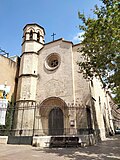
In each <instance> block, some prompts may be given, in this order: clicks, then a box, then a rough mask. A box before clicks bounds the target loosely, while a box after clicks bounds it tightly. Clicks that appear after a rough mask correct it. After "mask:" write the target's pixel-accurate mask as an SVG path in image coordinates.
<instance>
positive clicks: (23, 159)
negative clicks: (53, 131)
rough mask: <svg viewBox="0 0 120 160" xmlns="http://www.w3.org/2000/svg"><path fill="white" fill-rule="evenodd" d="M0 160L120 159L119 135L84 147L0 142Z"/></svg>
mask: <svg viewBox="0 0 120 160" xmlns="http://www.w3.org/2000/svg"><path fill="white" fill-rule="evenodd" d="M0 160H120V136H117V137H114V138H111V139H107V141H104V142H102V143H100V144H97V145H96V146H90V147H85V148H52V149H50V148H45V149H41V148H38V147H37V148H36V147H32V146H29V145H4V144H0Z"/></svg>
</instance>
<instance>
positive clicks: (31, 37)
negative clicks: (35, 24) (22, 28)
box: [29, 30, 33, 40]
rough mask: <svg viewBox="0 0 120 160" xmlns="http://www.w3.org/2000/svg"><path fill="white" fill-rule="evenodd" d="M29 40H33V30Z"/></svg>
mask: <svg viewBox="0 0 120 160" xmlns="http://www.w3.org/2000/svg"><path fill="white" fill-rule="evenodd" d="M29 38H30V40H32V39H33V31H32V30H31V31H30V37H29Z"/></svg>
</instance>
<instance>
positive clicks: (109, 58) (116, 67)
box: [78, 0, 120, 103]
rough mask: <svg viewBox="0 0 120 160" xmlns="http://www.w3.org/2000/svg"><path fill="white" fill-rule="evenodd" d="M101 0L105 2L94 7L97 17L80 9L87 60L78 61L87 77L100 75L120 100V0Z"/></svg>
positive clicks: (83, 51)
mask: <svg viewBox="0 0 120 160" xmlns="http://www.w3.org/2000/svg"><path fill="white" fill-rule="evenodd" d="M101 1H102V2H103V5H102V6H100V7H98V6H97V5H96V6H95V8H94V10H93V13H94V15H95V18H90V17H88V18H86V16H85V15H84V14H82V13H81V12H79V13H78V15H79V18H80V20H81V21H82V25H80V26H79V27H80V30H83V31H84V32H85V34H84V35H83V37H84V40H83V41H82V44H83V45H82V49H81V50H80V52H82V54H83V56H84V58H85V61H84V62H79V65H80V68H81V71H84V72H85V74H86V76H87V77H88V78H92V77H93V76H97V75H99V76H100V77H101V78H102V80H103V82H104V83H105V85H106V86H107V87H108V88H110V89H111V90H112V92H113V93H114V94H115V95H116V96H115V100H116V102H117V103H120V2H119V1H118V0H101Z"/></svg>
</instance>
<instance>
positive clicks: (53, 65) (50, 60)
mask: <svg viewBox="0 0 120 160" xmlns="http://www.w3.org/2000/svg"><path fill="white" fill-rule="evenodd" d="M59 65H60V56H59V55H58V54H57V53H52V54H50V55H49V56H48V57H47V58H46V60H45V67H46V68H47V69H48V70H51V71H52V70H55V69H57V68H58V67H59Z"/></svg>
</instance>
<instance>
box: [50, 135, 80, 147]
mask: <svg viewBox="0 0 120 160" xmlns="http://www.w3.org/2000/svg"><path fill="white" fill-rule="evenodd" d="M79 146H81V143H80V141H79V137H51V140H50V147H79Z"/></svg>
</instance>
